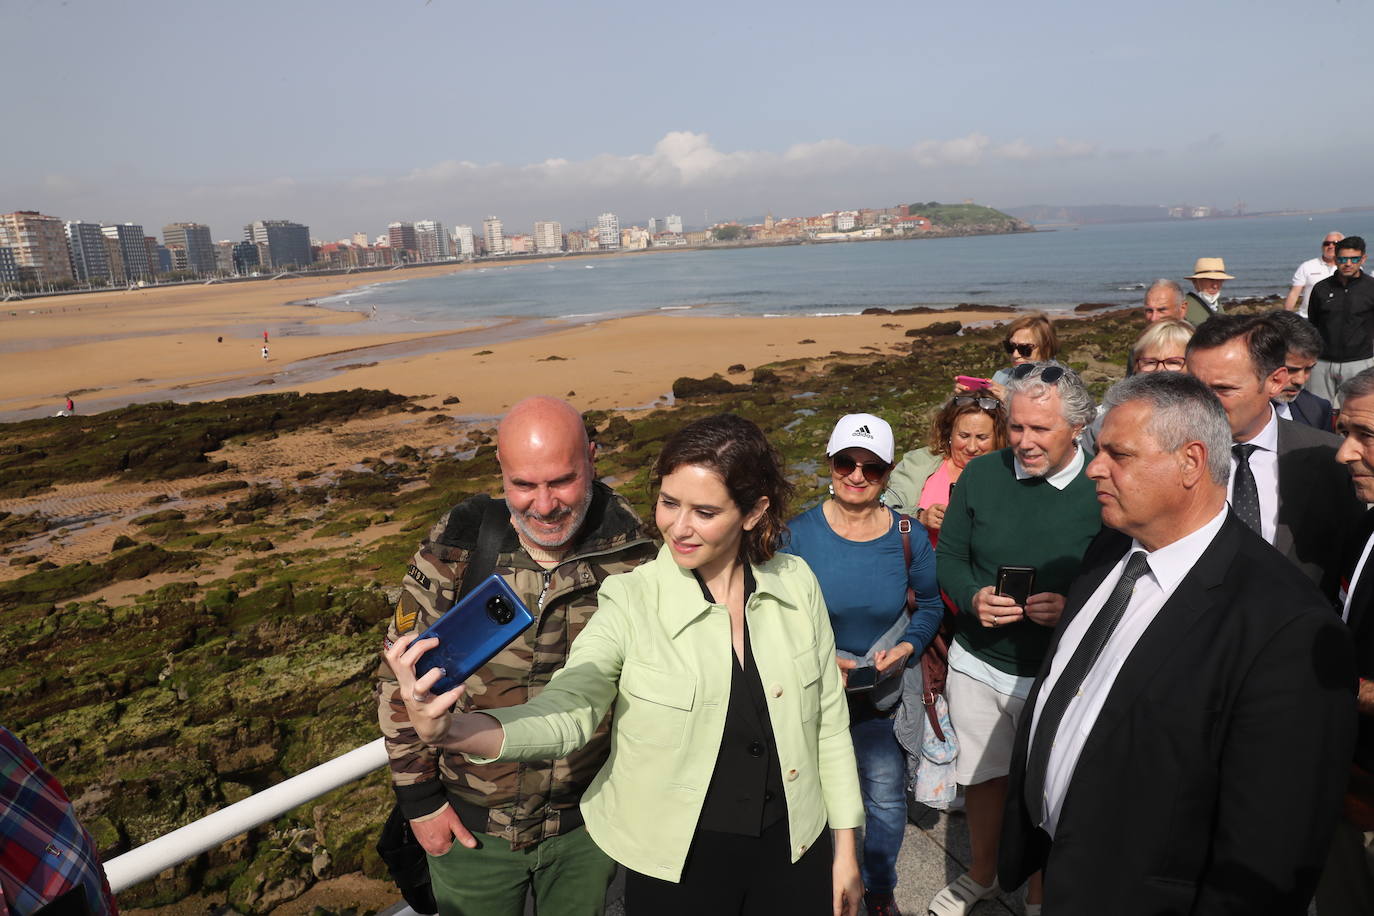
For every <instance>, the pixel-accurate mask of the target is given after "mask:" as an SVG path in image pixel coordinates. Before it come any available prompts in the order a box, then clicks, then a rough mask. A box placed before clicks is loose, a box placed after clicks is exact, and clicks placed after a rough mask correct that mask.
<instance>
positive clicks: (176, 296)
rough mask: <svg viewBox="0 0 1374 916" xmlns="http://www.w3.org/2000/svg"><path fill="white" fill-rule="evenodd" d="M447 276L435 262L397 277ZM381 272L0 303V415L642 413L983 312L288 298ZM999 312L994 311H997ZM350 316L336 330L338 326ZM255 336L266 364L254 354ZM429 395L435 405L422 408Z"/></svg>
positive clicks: (889, 348)
mask: <svg viewBox="0 0 1374 916" xmlns="http://www.w3.org/2000/svg"><path fill="white" fill-rule="evenodd" d="M458 269H463V267H462V266H460V265H444V266H436V267H433V268H420V269H418V270H413V271H407V272H406V274H405V275H406V276H407V277H413V276H424V275H431V276H432V275H436V274H440V273H448V272H452V271H454V270H458ZM389 276H390V275H388V274H375V273H373V274H364V275H351V276H334V277H322V278H302V279H284V280H276V281H260V282H255V283H241V284H217V285H210V286H190V287H173V288H161V289H146V290H128V291H123V290H121V291H112V292H99V293H88V294H82V295H77V296H63V297H56V298H51V299H39V300H31V301H26V302H20V303H7V304H6V310H5V311H4V313H3V316H0V359H3V360H4V365H5V371H4V373H3V379H4V384H3V386H2V387H0V417H3V418H4V419H8V420H14V419H26V418H30V417H36V416H44V415H48V414H50V413H52V412H53V411H55V410H57V409H58V408H60V407H61V406H62V404H63V401H64V399H65V398H66V397H67V396H69V395H70V396H71V397H72V398H73V399H75V400H76V401H77V410H78V412H95V411H98V410H106V409H110V408H112V407H117V406H123V405H124V404H125V403H128V402H129V401H132V400H140V401H143V400H151V399H170V400H177V401H190V400H205V399H216V398H222V397H228V396H231V395H241V394H249V393H254V392H257V391H264V390H271V391H303V392H307V391H328V390H337V389H344V388H355V387H366V388H377V389H389V390H391V391H394V392H397V393H399V394H406V395H412V396H429V397H432V398H436V399H442V398H444V397H449V396H456V397H458V398H459V399H460V403H461V407H455V408H454V411H455V413H458V414H461V415H470V416H489V415H492V414H495V413H499V412H501V411H502V410H503V409H505V408H506V407H508V406H509V405H510V404H512V403H514V401H516V400H518V399H519V398H521V397H523V396H525V395H528V394H534V393H552V394H558V395H563V396H566V397H569V398H570V399H571V400H572V401H573V402H574V403H576V404H578V406H580V407H584V408H592V407H599V408H608V407H636V406H647V405H649V404H652V403H654V402H655V401H657V400H658V399H659V398H661V397H662V396H664V395H665V394H667V393H668V392H669V391H670V390H671V388H672V383H673V380H674V379H676V378H678V377H680V376H684V375H686V376H694V377H701V376H709V375H711V374H713V373H720V374H722V375H727V374H728V371H729V369H730V367H731V366H736V365H743V366H745V367H746V368H749V369H752V368H754V367H756V366H759V365H763V364H765V363H769V362H773V361H775V360H783V359H793V358H798V357H816V356H825V355H826V354H828V353H830V352H832V351H844V352H863V351H865V350H867V351H868V352H882V353H891V352H894V349H895V348H899V347H901V346H903V345H904V344H905V341H906V338H905V337H904V332H905V331H906V330H907V329H909V328H914V327H919V326H921V325H924V324H928V323H930V322H932V321H943V320H949V319H951V318H957V319H961V320H964V321H979V320H987V319H988V317H989V316H988V315H986V314H963V313H957V312H942V313H939V314H933V315H902V316H892V315H865V316H837V317H825V318H813V317H802V318H720V317H694V316H691V315H662V314H654V315H641V316H632V317H626V318H617V319H612V320H606V321H601V322H597V323H592V324H582V325H574V326H568V325H566V324H561V323H556V322H524V323H521V324H519V325H518V326H512V327H511V328H507V329H505V334H504V336H505V337H506V338H509V337H512V336H514V337H515V338H516V339H513V340H512V339H502V334H501V333H499V332H497V333H493V330H492V329H491V328H489V327H482V328H470V329H464V328H462V327H455V328H454V329H453V330H451V331H448V332H439V333H435V332H433V331H430V332H427V333H423V334H419V333H377V334H368V333H366V332H362V331H361V329H360V328H358V327H356V324H357V323H358V322H365V321H366V319H367V316H365V315H363V314H355V313H348V312H341V311H335V310H331V309H324V308H316V307H313V306H310V305H302V304H292V303H302V302H306V301H309V300H315V299H320V298H323V297H327V296H333V295H337V294H339V293H342V292H345V291H346V290H348V289H351V288H356V287H358V286H361V285H364V284H372V283H376V282H379V281H384V280H385V279H387V278H388V277H389ZM997 317H1002V316H997ZM343 325H355V327H353V328H350V329H349V330H348V332H347V333H343V332H342V328H341V326H343ZM264 330H265V331H267V332H268V334H269V343H270V350H269V354H270V358H269V359H266V360H264V359H263V358H262V354H261V347H262V343H263V341H262V333H263V331H264ZM436 403H437V401H436Z"/></svg>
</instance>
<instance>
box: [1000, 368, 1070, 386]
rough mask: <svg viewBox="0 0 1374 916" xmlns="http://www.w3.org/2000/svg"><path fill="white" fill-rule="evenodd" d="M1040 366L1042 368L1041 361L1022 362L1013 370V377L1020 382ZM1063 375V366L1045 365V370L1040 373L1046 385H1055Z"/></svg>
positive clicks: (1041, 379)
mask: <svg viewBox="0 0 1374 916" xmlns="http://www.w3.org/2000/svg"><path fill="white" fill-rule="evenodd" d="M1039 368H1041V367H1040V364H1039V363H1022V364H1021V365H1019V366H1017V367H1016V368H1015V369H1013V370H1011V377H1012V378H1013V379H1015V380H1016V381H1018V382H1020V381H1024V380H1025V379H1026V377H1027V376H1029V375H1030V374H1031V373H1032V372H1034V371H1035V370H1036V369H1039ZM1063 377H1064V367H1063V366H1045V367H1044V371H1043V372H1041V373H1040V381H1042V382H1044V383H1045V384H1046V385H1053V384H1054V383H1055V382H1057V381H1059V380H1060V379H1061V378H1063Z"/></svg>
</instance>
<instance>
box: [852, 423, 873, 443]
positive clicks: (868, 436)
mask: <svg viewBox="0 0 1374 916" xmlns="http://www.w3.org/2000/svg"><path fill="white" fill-rule="evenodd" d="M850 435H851V436H863V437H864V438H866V439H872V438H873V434H872V433H871V432H869V431H868V424H867V423H865V424H864V425H863V426H860V427H859V428H858V429H856V430H854V431H853V432H852V433H850Z"/></svg>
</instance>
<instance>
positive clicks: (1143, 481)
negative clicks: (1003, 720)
mask: <svg viewBox="0 0 1374 916" xmlns="http://www.w3.org/2000/svg"><path fill="white" fill-rule="evenodd" d="M1099 443H1100V445H1101V449H1100V450H1099V451H1098V453H1097V456H1096V457H1095V458H1094V459H1093V461H1092V463H1091V464H1090V465H1089V466H1088V470H1087V473H1088V476H1089V477H1090V478H1091V479H1092V480H1093V481H1094V482H1095V484H1096V489H1097V499H1098V501H1099V502H1100V503H1101V506H1102V521H1103V523H1104V525H1106V529H1105V530H1104V531H1103V532H1102V533H1101V534H1100V535H1099V536H1098V537H1097V538H1096V539H1095V540H1094V541H1093V543H1092V545H1091V546H1090V547H1089V548H1088V551H1087V553H1086V555H1085V556H1084V558H1083V566H1082V573H1081V574H1080V575H1079V576H1078V577H1077V579H1076V580H1075V581H1074V583H1073V586H1072V587H1071V589H1070V591H1069V595H1068V601H1067V604H1066V607H1065V610H1064V614H1063V617H1062V619H1061V621H1060V624H1059V627H1058V628H1057V629H1056V630H1055V633H1054V642H1053V644H1052V646H1051V647H1050V651H1049V654H1048V656H1047V657H1046V659H1045V663H1044V664H1043V665H1042V666H1041V668H1040V672H1039V674H1038V675H1037V677H1036V679H1035V685H1034V687H1033V689H1032V690H1031V692H1030V695H1029V696H1028V697H1027V699H1026V709H1027V714H1026V715H1024V716H1022V720H1021V727H1020V729H1019V730H1018V732H1017V736H1016V741H1015V745H1014V747H1015V757H1014V759H1013V761H1012V768H1011V779H1010V794H1009V797H1008V804H1007V817H1006V828H1005V832H1004V834H1003V844H1002V856H1001V861H1000V863H999V874H1000V877H1001V879H1002V884H1003V885H1004V886H1014V885H1015V884H1017V883H1019V882H1020V881H1022V880H1025V878H1026V876H1028V875H1030V874H1032V873H1034V872H1036V871H1043V873H1044V875H1045V886H1044V901H1045V911H1046V912H1049V913H1054V914H1055V916H1089V914H1093V916H1096V914H1098V913H1265V914H1275V916H1277V914H1292V916H1300V914H1305V913H1306V912H1307V905H1308V901H1309V900H1310V899H1311V897H1312V892H1313V889H1314V888H1315V885H1316V882H1317V875H1318V872H1319V871H1320V868H1321V863H1322V861H1323V858H1324V855H1325V852H1326V849H1327V844H1328V843H1329V838H1330V836H1331V834H1332V830H1333V828H1334V826H1335V820H1336V811H1337V808H1338V806H1339V802H1340V794H1341V784H1342V781H1343V778H1344V773H1345V769H1346V767H1347V766H1348V763H1349V754H1350V752H1351V747H1352V744H1353V738H1354V716H1353V708H1354V697H1353V694H1352V689H1351V688H1352V685H1353V683H1354V653H1353V650H1352V646H1351V643H1350V639H1349V636H1348V634H1346V633H1344V632H1343V631H1342V628H1341V626H1340V622H1339V621H1338V620H1336V619H1335V617H1334V615H1333V614H1332V613H1331V611H1330V608H1329V606H1328V605H1327V603H1326V601H1325V600H1324V599H1323V597H1322V596H1321V594H1320V593H1318V591H1317V590H1316V589H1315V588H1314V587H1313V585H1312V583H1311V582H1309V581H1308V580H1307V579H1306V578H1304V577H1303V575H1302V574H1301V573H1299V572H1298V571H1297V570H1296V569H1294V568H1293V567H1292V566H1291V565H1289V564H1287V563H1282V562H1279V555H1278V553H1277V552H1276V551H1275V550H1274V548H1273V547H1271V546H1270V545H1268V544H1266V543H1265V542H1264V541H1263V540H1262V539H1261V538H1259V537H1258V536H1256V535H1255V533H1254V532H1253V531H1251V530H1250V529H1249V528H1248V527H1247V526H1246V525H1245V524H1243V523H1242V522H1241V521H1240V520H1239V519H1238V518H1237V517H1236V515H1235V514H1234V513H1232V512H1231V511H1229V510H1228V509H1227V505H1226V485H1227V478H1228V477H1229V476H1230V456H1229V452H1230V445H1231V430H1230V421H1229V420H1228V418H1227V415H1226V413H1225V411H1224V410H1223V409H1222V405H1221V404H1220V403H1219V402H1218V400H1217V398H1216V397H1215V396H1214V395H1213V394H1212V393H1211V392H1210V391H1209V390H1208V388H1207V386H1206V385H1204V384H1203V383H1202V382H1201V381H1199V380H1198V379H1196V378H1193V377H1189V376H1186V375H1182V374H1180V373H1173V372H1156V373H1142V374H1140V375H1136V376H1133V377H1131V378H1128V379H1126V380H1125V381H1123V382H1120V383H1119V384H1117V385H1116V386H1114V387H1113V388H1112V389H1111V391H1109V392H1108V394H1107V414H1106V421H1105V422H1104V423H1103V426H1102V435H1101V437H1100V439H1099ZM1296 735H1301V736H1302V742H1303V748H1302V753H1300V754H1293V753H1290V752H1289V742H1290V740H1291V739H1292V738H1293V737H1294V736H1296ZM1276 787H1277V788H1276ZM1069 799H1072V801H1069Z"/></svg>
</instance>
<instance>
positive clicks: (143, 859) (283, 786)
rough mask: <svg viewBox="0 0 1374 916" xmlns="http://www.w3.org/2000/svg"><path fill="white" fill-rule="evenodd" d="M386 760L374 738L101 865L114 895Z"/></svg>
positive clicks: (404, 914)
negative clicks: (103, 865) (103, 866)
mask: <svg viewBox="0 0 1374 916" xmlns="http://www.w3.org/2000/svg"><path fill="white" fill-rule="evenodd" d="M386 763H387V755H386V745H385V744H384V743H383V739H381V738H378V739H377V740H376V741H373V742H370V743H368V744H364V745H363V746H362V747H358V748H354V749H353V750H351V751H349V752H347V753H346V754H340V755H339V756H338V757H335V758H334V759H333V760H328V761H326V762H324V763H322V764H320V765H319V766H317V767H314V768H313V769H309V770H306V771H305V772H304V773H300V774H298V775H296V776H292V777H291V778H290V779H287V780H283V781H282V782H279V783H277V784H276V785H275V786H272V787H271V788H270V789H264V790H263V791H261V792H259V793H257V794H256V795H251V796H249V797H248V798H245V799H244V800H243V801H240V802H235V803H234V804H232V805H230V806H229V807H227V808H221V809H220V810H219V811H216V812H214V813H213V814H208V815H206V816H205V817H203V818H201V819H200V820H198V821H195V822H193V823H190V824H187V825H186V826H185V827H180V828H178V829H176V830H173V831H172V832H171V833H169V834H166V835H165V836H160V837H158V838H157V839H155V840H152V841H150V842H147V843H144V844H143V845H142V846H140V847H138V848H137V849H131V850H129V851H128V852H126V853H124V854H123V855H121V856H116V857H115V858H113V859H111V860H110V861H108V862H106V863H105V877H106V878H107V879H109V882H110V889H111V890H113V891H114V892H115V893H119V892H120V891H122V890H126V889H128V888H130V887H133V886H134V885H135V884H138V883H139V882H140V881H147V880H148V879H149V878H152V877H153V876H155V875H157V874H158V873H159V872H162V871H165V870H166V869H168V868H171V867H172V866H173V865H180V864H181V863H182V862H185V861H187V860H188V859H192V858H195V857H196V856H198V855H200V854H201V853H202V852H205V851H206V850H209V849H214V848H215V847H216V846H218V845H220V844H221V843H223V842H225V841H226V840H230V839H233V838H234V837H236V836H238V835H239V834H241V833H247V832H248V831H249V830H252V829H253V828H254V827H256V826H258V825H259V824H265V823H267V822H268V821H270V820H273V819H275V818H278V817H281V816H282V815H283V814H285V813H286V812H288V811H290V810H291V809H292V808H296V807H299V806H300V805H303V804H305V803H306V802H308V801H313V800H314V799H316V798H319V797H320V796H321V795H324V794H325V793H326V792H332V791H333V790H335V789H337V788H339V787H340V786H344V785H347V784H348V783H350V782H353V781H355V780H358V779H361V778H363V777H364V776H366V775H367V774H368V773H371V772H372V771H373V770H375V769H377V768H378V767H382V766H386ZM413 912H414V911H413V910H411V909H410V908H409V907H404V908H402V909H399V910H396V911H395V916H413Z"/></svg>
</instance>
